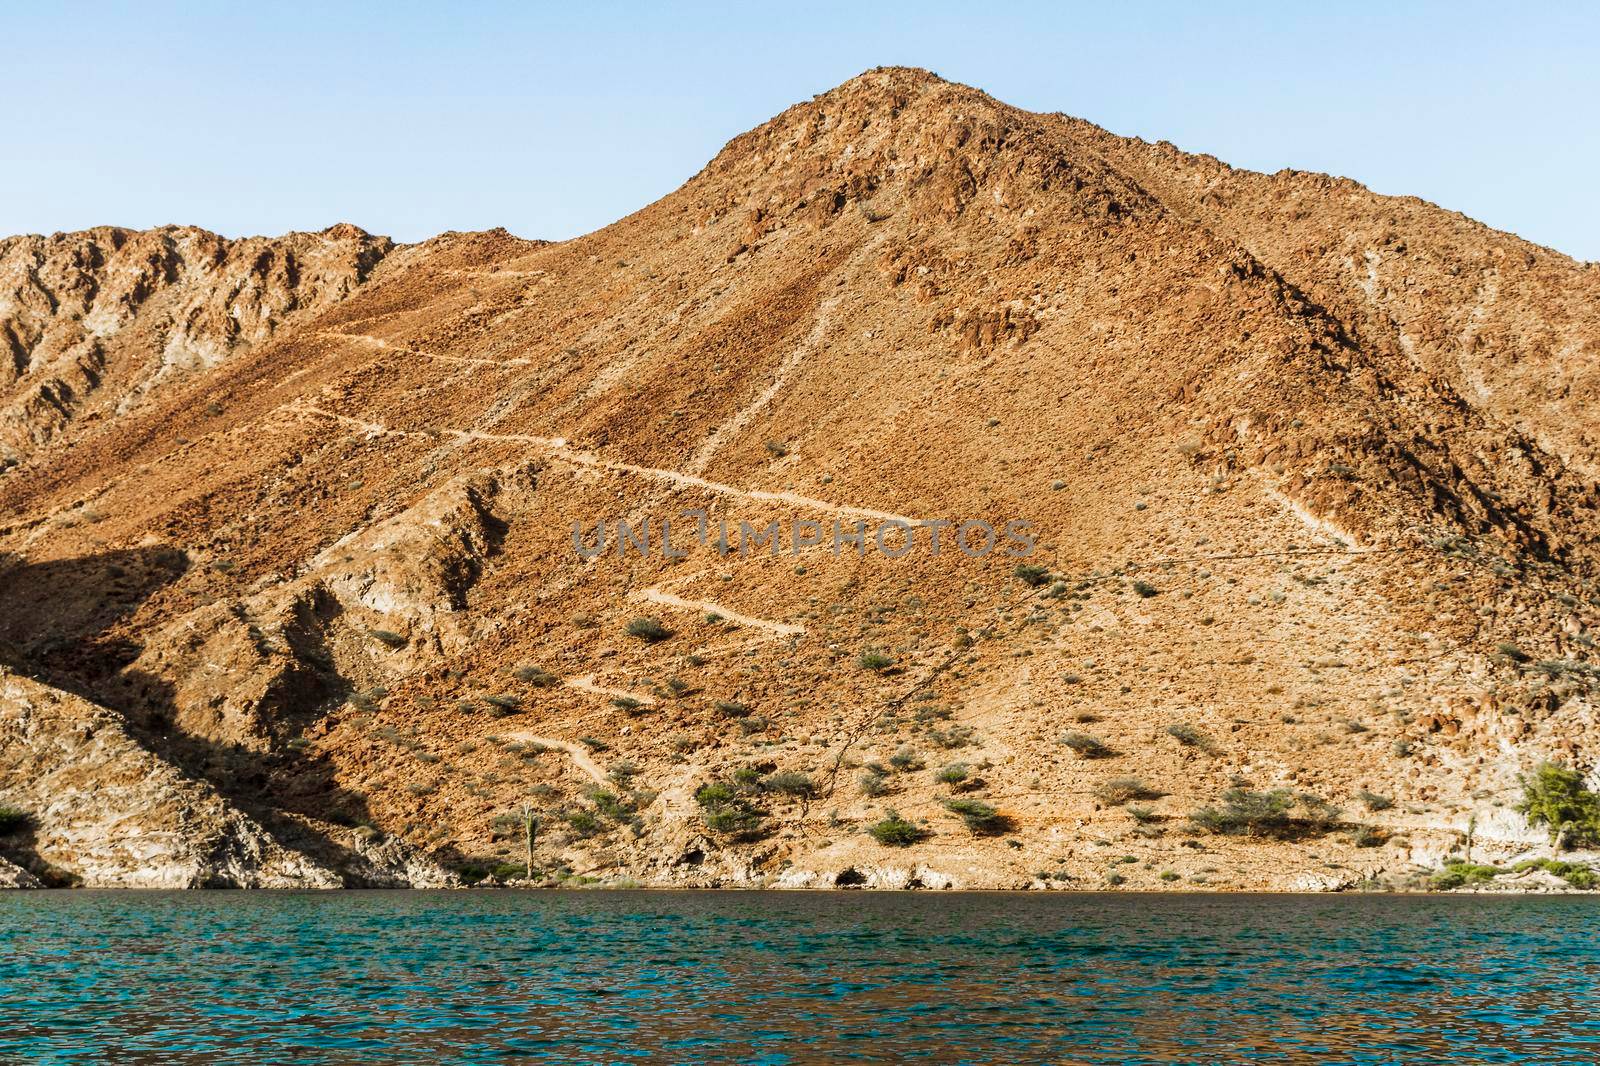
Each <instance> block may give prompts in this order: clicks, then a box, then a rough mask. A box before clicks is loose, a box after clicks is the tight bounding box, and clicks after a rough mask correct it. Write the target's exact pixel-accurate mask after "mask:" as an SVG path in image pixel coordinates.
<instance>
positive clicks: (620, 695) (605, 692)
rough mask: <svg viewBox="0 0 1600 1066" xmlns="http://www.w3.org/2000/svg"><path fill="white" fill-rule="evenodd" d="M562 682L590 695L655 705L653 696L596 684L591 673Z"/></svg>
mask: <svg viewBox="0 0 1600 1066" xmlns="http://www.w3.org/2000/svg"><path fill="white" fill-rule="evenodd" d="M562 684H564V685H566V687H567V688H571V689H577V690H578V691H579V692H587V693H589V694H590V695H591V696H609V697H611V698H612V699H629V700H636V701H638V702H639V703H641V704H643V705H644V706H646V707H654V706H655V705H656V701H655V697H653V696H645V695H641V694H640V693H637V692H629V691H628V690H627V689H625V688H609V687H607V686H605V685H597V684H595V680H594V675H593V674H584V675H583V676H582V677H569V678H567V679H566V680H565V681H563V682H562Z"/></svg>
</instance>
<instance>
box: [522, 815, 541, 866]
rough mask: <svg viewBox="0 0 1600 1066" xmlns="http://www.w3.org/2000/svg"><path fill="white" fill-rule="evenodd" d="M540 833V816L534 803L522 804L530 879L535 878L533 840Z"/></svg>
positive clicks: (523, 841) (523, 837)
mask: <svg viewBox="0 0 1600 1066" xmlns="http://www.w3.org/2000/svg"><path fill="white" fill-rule="evenodd" d="M538 835H539V816H538V814H536V813H535V812H534V809H533V804H531V803H524V804H523V805H522V843H523V846H524V848H525V849H526V850H525V855H524V858H525V859H526V866H527V876H528V880H530V881H532V880H533V841H534V838H535V837H537V836H538Z"/></svg>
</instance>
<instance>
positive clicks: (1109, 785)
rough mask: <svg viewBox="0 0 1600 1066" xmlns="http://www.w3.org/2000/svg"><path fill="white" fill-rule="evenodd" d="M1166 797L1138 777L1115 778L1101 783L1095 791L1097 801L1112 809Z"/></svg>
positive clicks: (1163, 793)
mask: <svg viewBox="0 0 1600 1066" xmlns="http://www.w3.org/2000/svg"><path fill="white" fill-rule="evenodd" d="M1164 795H1166V793H1165V792H1162V791H1161V790H1160V789H1158V788H1151V787H1150V786H1149V785H1147V784H1145V783H1144V782H1143V781H1141V780H1139V779H1138V778H1137V777H1113V778H1112V779H1111V780H1109V781H1104V782H1101V784H1099V785H1098V786H1096V788H1095V790H1094V796H1095V799H1097V800H1099V801H1100V802H1101V803H1104V804H1106V805H1107V806H1111V807H1120V806H1122V805H1123V804H1124V803H1127V802H1128V801H1129V800H1153V799H1160V798H1161V797H1162V796H1164Z"/></svg>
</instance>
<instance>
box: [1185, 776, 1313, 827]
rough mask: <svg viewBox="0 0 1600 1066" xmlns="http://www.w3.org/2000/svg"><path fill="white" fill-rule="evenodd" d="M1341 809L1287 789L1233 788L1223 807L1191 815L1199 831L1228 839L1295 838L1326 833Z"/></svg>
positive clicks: (1205, 808) (1306, 794) (1207, 808)
mask: <svg viewBox="0 0 1600 1066" xmlns="http://www.w3.org/2000/svg"><path fill="white" fill-rule="evenodd" d="M1338 817H1339V809H1338V808H1337V807H1335V806H1333V805H1332V804H1330V803H1329V802H1328V801H1327V800H1325V799H1323V798H1322V797H1320V796H1316V795H1313V794H1311V793H1309V792H1301V793H1295V792H1291V791H1290V790H1289V789H1286V788H1278V789H1273V790H1272V791H1270V792H1252V791H1250V790H1249V789H1245V788H1230V789H1228V791H1226V792H1224V793H1223V794H1222V805H1221V806H1220V807H1204V808H1201V809H1200V810H1198V811H1195V812H1194V813H1193V814H1191V815H1190V816H1189V821H1190V822H1191V823H1193V824H1194V825H1195V826H1196V827H1197V828H1200V829H1204V830H1206V831H1207V832H1210V833H1218V834H1222V835H1225V836H1257V837H1277V838H1280V839H1283V838H1292V837H1297V836H1306V835H1312V834H1317V833H1326V832H1328V831H1329V830H1331V829H1333V828H1334V827H1335V826H1336V825H1337V824H1338Z"/></svg>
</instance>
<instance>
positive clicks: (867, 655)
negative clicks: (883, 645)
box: [856, 648, 894, 673]
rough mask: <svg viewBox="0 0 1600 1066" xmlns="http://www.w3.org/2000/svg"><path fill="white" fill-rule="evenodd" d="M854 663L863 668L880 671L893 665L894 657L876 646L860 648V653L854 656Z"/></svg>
mask: <svg viewBox="0 0 1600 1066" xmlns="http://www.w3.org/2000/svg"><path fill="white" fill-rule="evenodd" d="M856 665H857V666H859V667H861V669H863V670H872V671H874V672H877V673H882V672H883V671H884V670H887V669H889V667H891V666H893V665H894V659H893V658H891V657H890V656H888V655H885V654H884V653H883V652H881V651H879V650H878V649H877V648H862V649H861V652H860V654H858V655H857V656H856Z"/></svg>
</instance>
